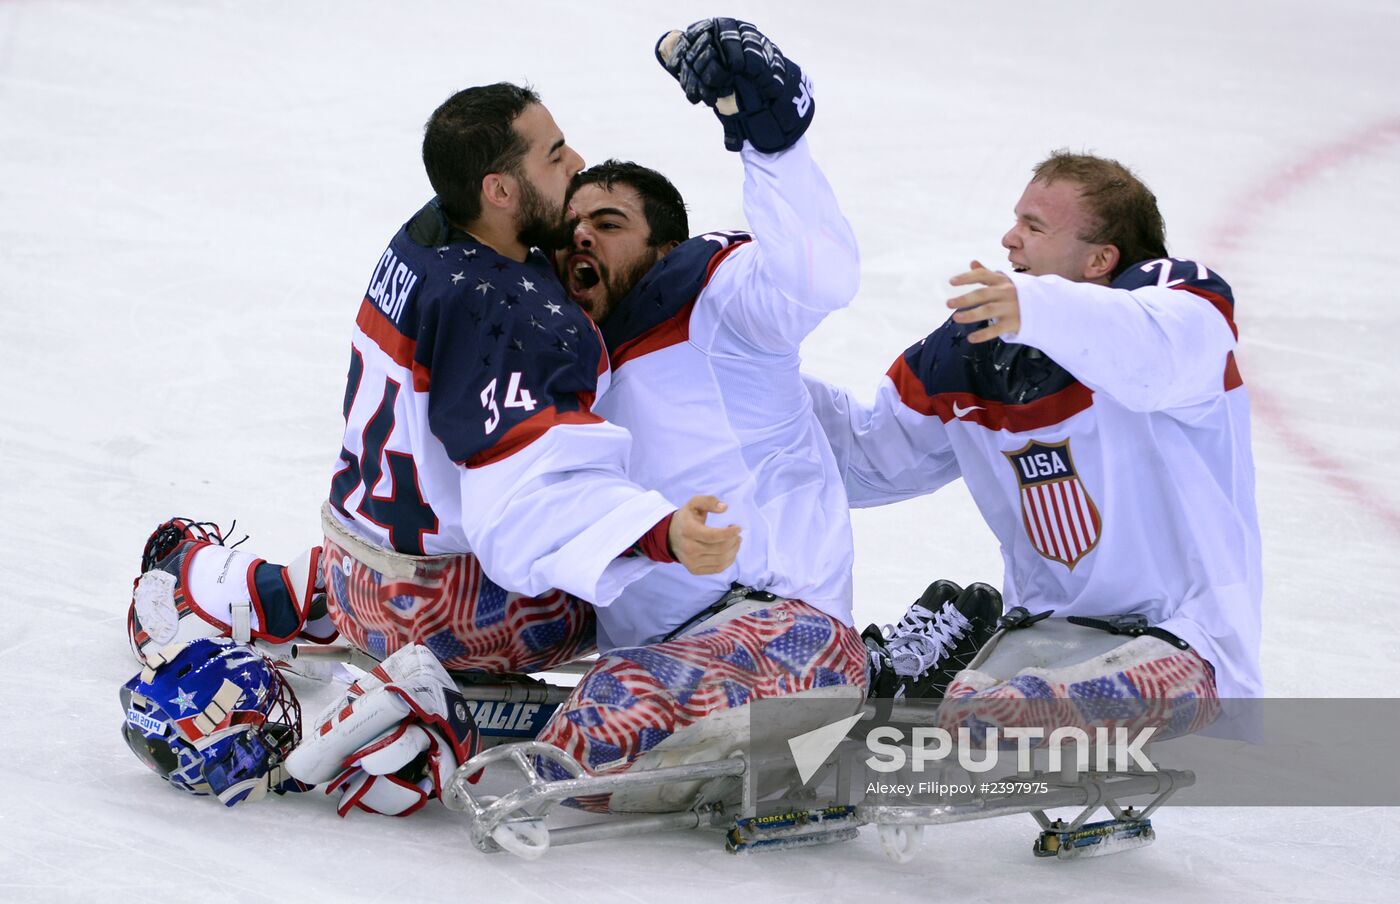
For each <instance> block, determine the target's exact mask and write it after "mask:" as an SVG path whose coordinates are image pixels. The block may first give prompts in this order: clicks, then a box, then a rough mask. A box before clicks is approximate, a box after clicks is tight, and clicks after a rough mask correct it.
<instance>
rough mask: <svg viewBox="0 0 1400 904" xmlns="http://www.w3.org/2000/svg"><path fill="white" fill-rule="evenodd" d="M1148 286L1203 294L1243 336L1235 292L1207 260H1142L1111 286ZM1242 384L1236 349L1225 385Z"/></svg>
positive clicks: (1227, 365) (1199, 295)
mask: <svg viewBox="0 0 1400 904" xmlns="http://www.w3.org/2000/svg"><path fill="white" fill-rule="evenodd" d="M1147 286H1161V287H1162V288H1164V289H1175V290H1177V291H1181V292H1189V293H1190V294H1192V295H1196V296H1198V297H1200V298H1204V299H1205V300H1206V301H1208V302H1210V304H1211V307H1213V308H1215V309H1216V310H1217V311H1219V312H1220V316H1221V317H1224V318H1225V323H1226V324H1228V325H1229V327H1230V332H1231V333H1233V334H1234V336H1235V338H1236V339H1238V338H1239V337H1240V330H1239V327H1237V326H1235V293H1234V291H1233V290H1231V288H1230V284H1229V283H1227V282H1226V281H1225V280H1224V279H1222V278H1221V277H1220V274H1218V273H1216V272H1215V271H1213V270H1211V269H1209V268H1207V267H1206V266H1205V265H1204V264H1199V263H1197V262H1196V261H1192V260H1181V259H1180V258H1174V257H1163V258H1158V259H1156V260H1150V261H1143V262H1142V263H1140V264H1133V265H1132V266H1131V267H1129V268H1128V269H1126V270H1124V271H1123V272H1122V273H1120V274H1119V275H1118V278H1117V279H1115V280H1114V281H1113V282H1112V283H1111V284H1110V285H1109V288H1111V289H1127V290H1129V291H1132V290H1133V289H1142V288H1146V287H1147ZM1243 384H1244V380H1243V379H1242V378H1241V377H1240V371H1239V367H1238V366H1237V365H1236V364H1235V353H1234V352H1231V353H1230V355H1229V358H1228V360H1226V362H1225V376H1224V386H1225V389H1226V390H1231V389H1234V388H1236V387H1238V386H1242V385H1243Z"/></svg>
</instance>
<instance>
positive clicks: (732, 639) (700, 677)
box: [539, 600, 868, 809]
mask: <svg viewBox="0 0 1400 904" xmlns="http://www.w3.org/2000/svg"><path fill="white" fill-rule="evenodd" d="M867 662H868V656H867V654H866V651H865V645H864V644H863V643H861V639H860V636H859V635H858V634H856V632H855V630H854V629H853V628H851V627H849V626H847V625H843V624H841V622H839V621H837V620H836V619H834V618H832V617H831V616H829V615H827V614H826V613H824V612H821V611H818V610H817V609H814V608H812V607H811V606H809V605H807V604H806V603H804V602H802V601H801V600H778V601H775V602H773V603H771V604H768V605H765V606H763V607H761V608H758V609H755V610H754V611H750V612H746V613H743V614H740V615H738V616H736V617H733V618H731V619H729V620H728V621H723V622H720V623H718V624H713V625H712V626H708V627H707V626H705V625H704V624H703V623H702V625H701V626H700V627H699V628H698V629H696V630H693V631H691V632H690V633H687V634H684V635H682V636H680V637H677V638H675V639H673V640H666V641H661V642H660V643H654V644H648V645H646V646H640V647H623V648H619V649H615V650H610V651H609V652H607V653H606V654H604V655H603V656H601V657H599V659H598V664H597V665H595V666H594V667H593V668H592V669H590V670H589V672H588V674H587V675H585V676H584V677H583V679H582V680H581V681H580V682H579V683H578V686H577V687H576V688H575V689H574V691H573V693H572V694H570V695H569V699H568V700H567V701H566V702H565V703H564V705H563V706H562V707H560V709H559V711H558V712H556V713H555V714H554V717H553V718H552V719H551V720H550V722H549V724H548V725H546V726H545V729H544V731H543V732H542V733H541V734H540V737H539V740H541V741H544V742H546V743H548V744H553V745H554V746H556V747H558V748H560V749H561V750H563V751H564V752H565V753H568V754H569V755H570V756H572V757H573V758H574V759H575V760H577V761H578V762H579V763H580V764H581V765H583V767H584V768H585V769H587V770H588V771H589V772H592V773H599V772H607V773H609V774H611V773H614V772H618V771H622V770H625V769H627V768H628V767H629V766H631V765H632V764H633V763H634V762H635V761H636V760H637V759H638V758H639V757H641V756H642V755H643V754H645V753H646V752H647V751H649V750H651V749H653V748H654V747H656V746H657V745H658V744H660V743H662V742H663V741H665V740H666V739H667V738H669V737H670V736H671V735H673V734H675V733H676V732H678V731H680V730H681V729H683V728H687V727H689V726H691V725H695V724H696V723H699V722H701V721H703V720H704V719H705V718H706V717H708V716H713V715H715V714H717V713H720V712H724V711H727V710H732V709H735V708H738V707H741V706H744V705H745V704H747V703H750V702H752V701H754V700H760V699H768V698H772V697H782V696H786V695H789V694H795V693H798V692H800V691H805V690H810V689H813V688H824V687H833V686H839V685H854V686H857V687H859V688H860V689H861V693H862V694H864V692H865V688H866V685H867V682H868V676H867V671H868V669H867ZM542 771H543V772H544V774H545V776H546V777H547V778H566V777H567V776H566V775H564V774H563V772H562V770H558V768H557V767H555V766H554V765H553V764H551V763H545V764H543V767H542ZM556 771H557V772H558V774H555V772H556ZM576 803H577V804H578V805H580V806H585V807H587V808H588V809H600V808H601V807H602V806H605V805H606V804H605V801H603V800H593V799H579V800H577V801H576Z"/></svg>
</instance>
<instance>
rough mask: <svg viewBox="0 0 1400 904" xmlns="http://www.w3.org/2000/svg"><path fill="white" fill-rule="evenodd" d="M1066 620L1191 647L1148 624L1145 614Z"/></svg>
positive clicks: (1111, 632) (1186, 648)
mask: <svg viewBox="0 0 1400 904" xmlns="http://www.w3.org/2000/svg"><path fill="white" fill-rule="evenodd" d="M1047 614H1048V613H1047ZM1066 621H1068V622H1069V623H1070V624H1072V625H1079V626H1080V627H1083V628H1097V629H1098V630H1100V631H1107V632H1108V633H1109V634H1122V635H1125V636H1127V637H1141V636H1143V635H1146V636H1148V637H1155V638H1157V639H1158V640H1165V641H1166V642H1167V643H1169V644H1171V645H1172V646H1174V647H1176V648H1177V649H1178V650H1189V649H1191V645H1190V644H1189V643H1187V642H1186V641H1184V640H1182V639H1181V638H1180V637H1177V636H1176V635H1175V634H1173V633H1172V632H1170V631H1167V630H1165V629H1163V628H1158V627H1156V626H1155V625H1150V624H1148V623H1147V616H1145V615H1137V614H1132V615H1105V616H1103V617H1101V618H1089V617H1087V616H1083V615H1071V616H1070V617H1069V618H1068V619H1066Z"/></svg>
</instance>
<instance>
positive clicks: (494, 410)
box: [481, 370, 536, 436]
mask: <svg viewBox="0 0 1400 904" xmlns="http://www.w3.org/2000/svg"><path fill="white" fill-rule="evenodd" d="M498 382H499V380H497V379H496V378H494V377H493V378H492V379H491V382H490V383H487V384H486V388H485V389H483V390H481V407H482V408H484V409H486V412H487V414H486V421H485V427H486V434H487V435H488V436H489V435H491V434H492V433H494V432H495V431H496V428H497V427H499V426H500V425H501V409H500V407H499V406H497V404H496V385H497V383H498ZM500 404H501V405H502V406H504V407H506V408H520V409H522V410H524V411H525V412H527V413H528V412H531V411H534V410H535V405H536V402H535V397H534V396H532V395H530V390H528V389H525V388H523V387H521V385H520V371H518V370H516V371H511V374H510V380H509V382H508V383H507V384H506V395H505V398H504V399H502V400H501V403H500Z"/></svg>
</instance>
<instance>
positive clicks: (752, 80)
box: [656, 19, 816, 154]
mask: <svg viewBox="0 0 1400 904" xmlns="http://www.w3.org/2000/svg"><path fill="white" fill-rule="evenodd" d="M656 58H657V60H659V61H660V63H661V65H662V66H663V67H664V68H665V69H666V71H667V72H669V73H671V75H672V76H674V77H675V79H676V81H678V82H680V84H681V87H682V88H683V89H684V90H685V96H686V98H687V99H688V100H689V101H690V102H691V103H692V104H696V103H700V102H702V101H703V102H704V103H705V104H706V105H707V106H709V107H712V108H713V109H714V111H715V115H716V116H718V117H719V121H720V123H721V124H723V126H724V146H725V147H726V148H728V149H729V150H731V151H737V150H739V149H740V148H742V147H743V146H744V141H745V139H747V140H748V142H749V143H750V144H752V145H753V146H754V147H755V148H756V149H758V150H760V151H763V152H764V153H767V154H774V153H777V152H778V151H784V150H787V149H788V148H790V147H792V146H793V144H795V143H796V142H797V139H799V138H801V137H802V134H803V133H804V132H806V131H807V126H809V125H811V123H812V115H813V113H814V112H815V111H816V102H815V101H814V100H813V99H812V82H811V79H809V78H807V76H806V75H804V74H803V72H802V69H801V68H800V67H799V66H798V65H797V64H796V63H794V62H793V61H792V60H789V59H787V58H786V57H784V56H783V53H782V51H781V50H779V49H778V46H777V45H776V44H774V43H773V42H772V41H770V40H768V38H766V37H765V36H764V35H763V32H761V31H759V30H758V29H757V28H754V27H753V26H752V25H750V24H749V23H747V22H742V21H740V20H738V19H702V20H701V21H699V22H696V23H695V24H693V25H691V26H690V27H689V28H687V29H686V30H685V31H684V32H680V31H672V32H668V33H667V34H664V35H662V36H661V40H659V41H657V43H656Z"/></svg>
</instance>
